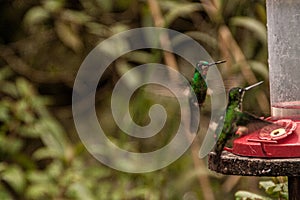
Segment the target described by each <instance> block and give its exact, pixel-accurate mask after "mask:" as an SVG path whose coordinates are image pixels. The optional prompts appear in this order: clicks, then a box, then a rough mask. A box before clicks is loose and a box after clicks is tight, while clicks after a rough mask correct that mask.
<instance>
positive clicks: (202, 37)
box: [185, 31, 218, 49]
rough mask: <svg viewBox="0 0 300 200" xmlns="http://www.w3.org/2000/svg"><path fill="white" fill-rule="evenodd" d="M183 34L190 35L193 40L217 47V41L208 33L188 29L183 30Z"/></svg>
mask: <svg viewBox="0 0 300 200" xmlns="http://www.w3.org/2000/svg"><path fill="white" fill-rule="evenodd" d="M185 34H186V35H188V36H190V37H192V38H193V39H195V40H198V41H201V42H202V43H205V44H207V45H208V46H210V47H212V48H213V49H217V47H218V41H217V40H216V38H215V37H213V36H211V35H210V34H208V33H205V32H200V31H189V32H185Z"/></svg>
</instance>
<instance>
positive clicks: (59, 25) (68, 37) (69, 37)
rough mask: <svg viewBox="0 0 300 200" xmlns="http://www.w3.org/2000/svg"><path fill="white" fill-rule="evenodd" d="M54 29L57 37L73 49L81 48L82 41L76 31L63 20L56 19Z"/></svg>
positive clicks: (76, 50) (78, 49)
mask: <svg viewBox="0 0 300 200" xmlns="http://www.w3.org/2000/svg"><path fill="white" fill-rule="evenodd" d="M55 30H56V33H57V36H58V38H59V39H60V40H61V41H62V43H64V45H66V46H67V47H69V48H71V49H72V50H73V51H75V52H78V51H80V50H81V49H82V48H83V43H82V41H81V40H80V37H79V35H78V33H77V32H76V31H75V30H73V29H72V28H71V26H69V25H67V24H66V23H64V22H60V21H56V23H55Z"/></svg>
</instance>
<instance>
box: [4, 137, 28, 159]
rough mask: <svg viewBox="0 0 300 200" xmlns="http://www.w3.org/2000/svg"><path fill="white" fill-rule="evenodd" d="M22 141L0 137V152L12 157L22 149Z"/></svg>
mask: <svg viewBox="0 0 300 200" xmlns="http://www.w3.org/2000/svg"><path fill="white" fill-rule="evenodd" d="M23 144H24V143H23V140H21V139H18V138H12V137H11V138H9V137H6V136H5V135H0V152H1V153H8V154H9V155H14V154H16V153H18V152H20V150H21V149H22V147H23Z"/></svg>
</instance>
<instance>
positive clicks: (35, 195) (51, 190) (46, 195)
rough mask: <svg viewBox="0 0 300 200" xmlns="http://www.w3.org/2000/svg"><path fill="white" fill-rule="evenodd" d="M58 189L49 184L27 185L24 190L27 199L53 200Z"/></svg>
mask: <svg viewBox="0 0 300 200" xmlns="http://www.w3.org/2000/svg"><path fill="white" fill-rule="evenodd" d="M58 194H59V188H58V185H57V184H53V183H50V182H45V183H42V184H41V183H39V184H32V185H29V186H28V188H27V190H26V197H27V198H28V199H55V198H53V197H55V196H58Z"/></svg>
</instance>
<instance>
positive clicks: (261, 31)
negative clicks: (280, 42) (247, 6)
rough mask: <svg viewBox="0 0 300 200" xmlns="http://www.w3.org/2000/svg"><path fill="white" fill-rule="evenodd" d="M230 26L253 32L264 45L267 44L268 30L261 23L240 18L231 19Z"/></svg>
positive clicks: (251, 19)
mask: <svg viewBox="0 0 300 200" xmlns="http://www.w3.org/2000/svg"><path fill="white" fill-rule="evenodd" d="M230 25H233V26H240V27H243V28H246V29H248V30H250V31H252V32H253V33H254V34H255V35H256V37H257V38H258V39H259V40H260V41H261V42H262V43H263V44H267V28H266V26H265V24H263V23H261V22H260V21H258V20H256V19H253V18H250V17H242V16H238V17H233V18H231V19H230Z"/></svg>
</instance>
